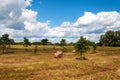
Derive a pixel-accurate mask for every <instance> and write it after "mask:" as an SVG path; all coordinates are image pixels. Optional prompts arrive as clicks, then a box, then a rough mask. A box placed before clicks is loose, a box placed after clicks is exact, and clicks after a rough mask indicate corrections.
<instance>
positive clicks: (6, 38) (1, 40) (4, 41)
mask: <svg viewBox="0 0 120 80" xmlns="http://www.w3.org/2000/svg"><path fill="white" fill-rule="evenodd" d="M9 43H10V40H9V35H8V34H3V35H2V37H1V38H0V44H1V45H2V50H3V53H5V51H6V46H7V45H8V44H9Z"/></svg>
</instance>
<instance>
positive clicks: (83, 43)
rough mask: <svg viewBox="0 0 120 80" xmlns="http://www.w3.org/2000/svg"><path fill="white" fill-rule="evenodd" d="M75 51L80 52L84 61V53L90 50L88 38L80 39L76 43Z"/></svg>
mask: <svg viewBox="0 0 120 80" xmlns="http://www.w3.org/2000/svg"><path fill="white" fill-rule="evenodd" d="M75 49H76V51H79V53H80V59H83V56H82V55H83V53H85V52H86V51H87V50H88V49H89V47H88V42H87V40H86V38H84V37H82V36H81V37H80V39H79V40H78V41H77V42H76V43H75Z"/></svg>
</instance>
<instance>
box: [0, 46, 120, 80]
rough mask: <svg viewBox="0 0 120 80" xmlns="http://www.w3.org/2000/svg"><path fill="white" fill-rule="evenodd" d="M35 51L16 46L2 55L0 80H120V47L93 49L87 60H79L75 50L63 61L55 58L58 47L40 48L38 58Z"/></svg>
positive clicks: (66, 55)
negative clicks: (94, 50)
mask: <svg viewBox="0 0 120 80" xmlns="http://www.w3.org/2000/svg"><path fill="white" fill-rule="evenodd" d="M33 48H34V46H30V47H28V51H25V50H24V47H23V46H22V45H13V46H11V49H9V50H7V52H8V53H6V54H2V53H1V54H0V80H120V47H98V48H97V50H96V53H94V52H93V50H92V48H91V49H90V50H89V51H88V52H87V53H85V54H84V56H85V57H86V58H87V59H88V60H76V59H75V58H76V57H79V54H76V53H72V50H73V49H74V48H73V47H72V46H66V48H67V51H66V52H65V53H64V54H63V57H62V58H60V59H56V58H54V53H55V52H56V51H58V50H61V47H59V46H45V49H44V50H43V46H38V51H37V53H36V54H34V52H33Z"/></svg>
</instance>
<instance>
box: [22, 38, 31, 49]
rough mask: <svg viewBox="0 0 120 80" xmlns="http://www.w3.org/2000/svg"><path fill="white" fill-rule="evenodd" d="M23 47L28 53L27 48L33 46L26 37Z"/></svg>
mask: <svg viewBox="0 0 120 80" xmlns="http://www.w3.org/2000/svg"><path fill="white" fill-rule="evenodd" d="M23 45H24V46H25V50H26V51H27V47H28V46H30V45H31V43H30V42H29V39H28V38H26V37H24V42H23Z"/></svg>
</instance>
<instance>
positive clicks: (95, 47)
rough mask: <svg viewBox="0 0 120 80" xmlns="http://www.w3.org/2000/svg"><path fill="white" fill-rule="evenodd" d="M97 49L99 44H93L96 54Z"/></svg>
mask: <svg viewBox="0 0 120 80" xmlns="http://www.w3.org/2000/svg"><path fill="white" fill-rule="evenodd" d="M96 49H97V44H96V43H94V44H93V50H94V52H96Z"/></svg>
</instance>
